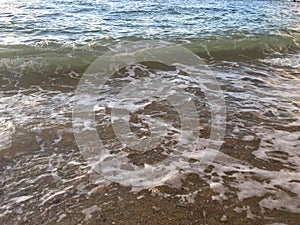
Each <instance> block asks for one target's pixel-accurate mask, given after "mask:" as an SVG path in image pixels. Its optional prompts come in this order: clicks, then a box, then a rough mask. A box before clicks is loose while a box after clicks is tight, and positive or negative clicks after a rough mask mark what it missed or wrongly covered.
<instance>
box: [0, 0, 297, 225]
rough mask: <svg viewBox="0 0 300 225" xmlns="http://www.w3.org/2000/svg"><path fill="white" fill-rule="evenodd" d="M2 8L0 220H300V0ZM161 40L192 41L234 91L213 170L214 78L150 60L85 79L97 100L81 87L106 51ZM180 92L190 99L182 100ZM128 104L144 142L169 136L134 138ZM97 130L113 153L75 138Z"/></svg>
mask: <svg viewBox="0 0 300 225" xmlns="http://www.w3.org/2000/svg"><path fill="white" fill-rule="evenodd" d="M1 12H2V13H1V17H0V18H1V20H0V21H1V22H0V29H1V31H2V32H1V36H0V45H1V46H0V47H1V49H0V56H1V57H0V85H1V90H0V112H1V114H0V115H1V117H0V124H1V129H0V137H1V138H0V162H1V164H0V165H1V166H0V171H1V172H0V173H1V177H2V179H1V181H0V196H1V198H0V199H1V200H0V221H1V224H57V223H61V224H88V223H90V224H99V223H100V224H114V223H115V224H150V222H149V221H151V223H152V224H201V223H203V224H219V223H223V222H222V221H221V218H222V216H223V215H226V216H227V219H228V223H230V224H253V223H257V224H297V221H299V219H300V216H299V215H300V185H299V183H300V171H299V165H300V154H299V149H300V147H299V146H300V121H299V119H300V111H299V110H300V92H299V86H300V56H299V43H300V39H299V37H300V33H299V12H300V4H298V3H293V2H288V1H245V2H244V1H233V0H232V1H231V0H228V1H218V2H215V1H205V2H204V1H203V2H202V1H184V3H183V2H182V1H168V2H165V1H151V2H150V1H121V2H120V1H109V2H108V1H84V2H83V1H55V2H54V1H48V2H47V3H45V2H43V1H38V0H37V1H31V3H26V2H25V1H18V2H13V1H6V2H5V3H2V11H1ZM148 39H155V40H164V41H168V42H171V43H173V44H183V46H184V47H186V48H187V49H190V50H191V51H192V52H194V53H195V54H197V55H198V56H200V57H202V58H203V60H204V63H206V64H207V65H208V67H209V69H210V72H209V74H211V75H212V74H213V76H215V77H216V79H217V81H218V84H219V86H220V88H221V89H222V94H223V96H224V99H225V104H226V107H225V108H223V112H226V121H225V124H223V125H226V131H225V136H224V140H223V142H222V145H221V148H220V152H219V153H218V155H217V157H216V158H215V159H214V161H213V162H211V163H209V165H205V167H203V166H204V164H203V163H202V161H201V159H202V158H203V156H204V152H205V149H206V148H207V146H209V143H210V141H211V136H210V135H211V132H212V129H213V128H214V127H213V126H212V121H213V119H212V117H213V114H212V113H213V112H212V111H213V110H214V109H215V108H211V105H210V102H209V100H210V99H209V97H208V95H207V93H205V92H209V91H212V93H214V88H213V86H212V85H209V84H210V82H211V81H212V80H211V79H209V77H205V76H204V77H203V76H198V77H195V76H192V75H191V74H193V70H192V69H191V68H190V67H187V66H185V65H180V64H176V65H172V66H166V65H164V64H162V63H158V62H141V63H137V64H134V65H129V66H127V67H125V68H122V69H121V70H120V71H118V72H117V73H115V74H114V75H113V76H111V77H110V79H109V80H108V81H107V82H106V85H105V86H102V87H99V86H97V84H96V83H86V85H87V86H86V88H87V89H86V90H89V91H88V93H91V92H90V90H94V89H96V91H97V92H96V95H95V93H93V92H92V94H90V95H86V96H84V99H83V101H82V99H81V98H78V97H82V96H78V95H77V96H76V95H75V94H76V88H78V84H80V81H82V78H83V73H85V71H86V70H87V69H88V68H89V66H90V65H91V64H92V63H93V62H94V61H95V60H96V59H97V58H98V57H99V56H102V55H103V54H105V53H107V52H108V51H109V50H111V49H113V50H115V49H117V47H120V46H122V45H123V44H124V43H127V44H129V45H135V44H136V45H137V42H135V41H142V42H139V45H142V46H143V45H144V46H145V47H146V46H147V44H148V42H147V41H146V40H148ZM141 43H142V44H141ZM158 43H160V42H158ZM161 45H164V42H161ZM141 81H142V82H141ZM126 85H128V86H126ZM170 87H171V89H170ZM174 87H175V89H174V90H175V94H178V96H184V98H183V99H185V100H186V99H188V101H184V104H182V103H181V102H180V101H178V102H176V104H175V103H174V102H173V103H174V104H173V105H172V104H170V102H168V100H170V99H171V97H172V96H173V94H174V92H173V91H172V88H174ZM179 87H180V89H176V88H179ZM77 90H78V89H77ZM132 90H134V91H132ZM177 90H180V91H177ZM146 91H148V92H146ZM181 91H182V92H181ZM144 92H145V93H146V94H143V93H144ZM148 93H150V94H151V95H150V94H149V96H148V95H147V94H148ZM78 102H81V103H83V104H86V105H87V106H88V105H89V104H90V103H95V105H94V108H93V113H94V114H93V115H95V124H93V121H92V122H90V121H88V120H83V119H82V118H84V117H83V116H82V115H81V114H80V113H84V111H83V112H80V111H77V112H76V113H75V115H74V105H75V106H76V104H78ZM187 102H190V103H193V104H194V105H195V107H196V110H197V118H196V117H195V114H193V110H192V108H189V109H190V111H188V110H186V111H185V112H184V113H187V114H184V116H182V114H180V110H178V109H180V107H182V106H187V105H185V104H187ZM188 106H192V104H191V105H188ZM176 107H177V108H176ZM116 109H118V110H128V111H130V117H129V118H127V122H128V123H129V124H130V131H131V132H132V133H133V134H135V135H136V136H137V137H138V139H139V140H147V138H148V137H149V136H150V135H151V134H155V131H157V133H158V134H159V136H160V137H162V141H161V142H158V143H159V144H158V145H157V146H155V147H154V148H152V149H150V150H149V149H148V148H147V146H148V145H150V146H151V144H153V143H148V145H146V147H145V148H143V150H141V149H136V146H135V147H134V146H130V142H129V143H127V142H126V140H127V141H128V140H135V139H134V138H135V137H133V136H131V135H132V134H131V133H126V132H123V133H122V130H118V129H116V127H113V126H114V125H113V124H114V122H115V121H122V120H124V117H122V116H119V117H118V115H117V116H116V112H117V111H113V110H116ZM176 109H177V110H176ZM114 113H115V114H114ZM187 118H188V119H187ZM125 120H126V118H125ZM183 121H192V122H193V124H191V125H190V126H191V127H193V128H194V127H195V128H196V129H198V130H197V131H198V133H196V135H198V136H197V138H198V137H199V140H197V141H198V142H195V139H193V138H195V132H188V131H187V132H185V133H181V132H182V127H181V126H182V123H183ZM93 126H94V127H93ZM155 126H157V127H158V129H156V130H155V129H154V130H151V128H153V127H155ZM94 128H96V130H97V132H98V137H99V139H100V140H102V145H101V146H102V147H103V148H105V149H106V151H105V152H104V153H105V154H103V155H101V157H102V158H101V157H100V158H98V159H97V160H98V161H97V160H95V159H93V160H89V159H88V158H87V155H85V154H84V152H83V151H82V148H81V147H80V146H79V145H78V139H77V142H76V139H75V138H76V135H83V134H84V132H85V131H89V130H91V129H94ZM116 133H117V134H118V135H119V136H118V135H117V134H116ZM120 133H121V134H120ZM77 137H78V136H77ZM125 142H126V143H125ZM124 143H125V144H124ZM142 143H146V142H142ZM99 145H100V143H99V144H97V146H99ZM195 145H196V146H197V148H196V150H194V147H195ZM140 147H141V146H140ZM192 150H193V151H192ZM205 154H208V155H210V154H214V151H206V153H205ZM170 158H171V159H174V161H172V160H171V161H166V162H168V164H163V165H164V167H161V165H162V164H161V162H164V160H166V159H170ZM110 160H111V161H110ZM99 162H101V163H99ZM118 163H120V164H121V166H120V164H118ZM99 168H100V169H99ZM136 171H142V172H140V173H139V172H136ZM145 171H146V172H145ZM165 171H167V172H166V173H165ZM149 174H153V177H151V179H150V181H151V182H150V181H149ZM223 220H224V216H223ZM225 222H226V221H225Z"/></svg>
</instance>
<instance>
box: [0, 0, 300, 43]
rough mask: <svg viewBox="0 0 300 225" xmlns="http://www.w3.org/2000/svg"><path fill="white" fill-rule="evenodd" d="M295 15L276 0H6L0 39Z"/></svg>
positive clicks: (201, 27) (239, 24)
mask: <svg viewBox="0 0 300 225" xmlns="http://www.w3.org/2000/svg"><path fill="white" fill-rule="evenodd" d="M299 16H300V4H298V3H294V2H291V1H279V0H278V1H269V0H251V1H245V0H243V1H241V0H218V1H216V0H208V1H204V0H187V1H180V0H174V1H163V0H154V1H153V0H151V1H150V0H144V1H141V0H140V1H139V0H113V1H108V0H103V1H101V0H87V1H80V0H68V1H56V0H49V1H43V0H33V1H26V0H20V1H13V0H8V1H5V2H2V3H1V15H0V30H1V36H0V44H20V43H35V42H38V41H41V40H48V41H58V42H67V41H71V42H77V43H78V42H79V43H82V42H90V41H91V40H98V39H107V38H113V39H118V38H124V37H131V38H132V37H135V38H155V39H157V38H159V39H165V40H170V39H171V40H173V39H177V40H178V39H179V40H186V39H191V38H211V37H215V36H218V37H219V36H222V37H233V36H253V35H262V34H273V33H286V32H288V31H289V30H297V31H298V32H299Z"/></svg>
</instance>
